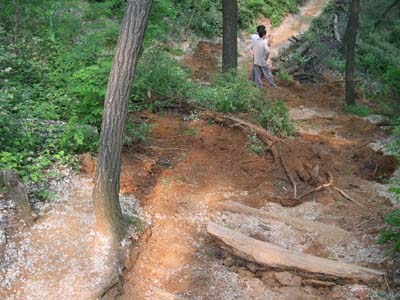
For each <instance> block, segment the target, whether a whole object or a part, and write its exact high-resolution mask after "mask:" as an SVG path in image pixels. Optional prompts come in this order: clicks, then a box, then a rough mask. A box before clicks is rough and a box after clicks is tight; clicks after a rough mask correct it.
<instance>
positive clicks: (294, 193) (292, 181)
mask: <svg viewBox="0 0 400 300" xmlns="http://www.w3.org/2000/svg"><path fill="white" fill-rule="evenodd" d="M277 148H278V155H279V159H280V161H281V163H282V166H283V169H284V170H285V173H286V175H287V177H288V178H289V180H290V182H291V183H292V186H293V198H294V199H298V198H297V185H296V181H295V180H294V178H293V176H292V174H291V173H290V172H289V169H288V167H287V165H286V162H285V160H284V159H283V156H282V153H281V145H280V144H278V146H277Z"/></svg>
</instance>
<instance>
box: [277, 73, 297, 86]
mask: <svg viewBox="0 0 400 300" xmlns="http://www.w3.org/2000/svg"><path fill="white" fill-rule="evenodd" d="M278 78H279V79H280V80H283V81H286V82H287V83H289V84H292V83H293V82H294V78H293V76H292V75H290V74H289V73H288V72H285V71H279V72H278Z"/></svg>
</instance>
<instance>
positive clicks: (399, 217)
mask: <svg viewBox="0 0 400 300" xmlns="http://www.w3.org/2000/svg"><path fill="white" fill-rule="evenodd" d="M393 191H394V192H396V194H397V195H400V189H399V188H397V189H395V190H393ZM385 222H386V228H385V229H384V230H383V231H381V233H380V236H379V243H381V244H390V245H391V247H392V251H393V252H400V209H397V210H395V211H393V212H391V213H389V214H388V215H387V216H386V218H385Z"/></svg>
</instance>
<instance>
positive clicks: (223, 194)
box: [86, 84, 396, 300]
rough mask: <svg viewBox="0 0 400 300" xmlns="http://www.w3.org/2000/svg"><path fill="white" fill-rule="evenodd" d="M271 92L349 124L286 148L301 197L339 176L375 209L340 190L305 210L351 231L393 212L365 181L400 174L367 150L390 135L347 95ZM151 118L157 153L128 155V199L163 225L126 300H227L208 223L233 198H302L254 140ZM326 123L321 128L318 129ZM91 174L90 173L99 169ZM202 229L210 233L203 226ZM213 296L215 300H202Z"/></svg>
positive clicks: (129, 283) (319, 89) (137, 262)
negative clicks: (257, 151) (216, 293)
mask: <svg viewBox="0 0 400 300" xmlns="http://www.w3.org/2000/svg"><path fill="white" fill-rule="evenodd" d="M265 92H266V93H267V92H269V94H270V97H272V98H280V99H287V105H288V106H289V107H299V106H304V107H305V106H309V105H311V104H312V106H313V107H314V108H319V109H321V110H330V111H333V112H335V113H338V114H339V115H338V116H337V117H335V118H331V119H328V120H326V119H323V118H322V120H323V121H325V122H326V121H328V122H331V123H332V124H322V125H323V126H325V127H329V126H330V125H336V127H335V129H334V130H328V131H324V130H322V131H321V133H320V134H300V135H299V136H297V137H291V138H286V139H283V142H282V156H283V157H284V160H285V162H286V164H287V166H288V169H289V170H290V172H291V173H292V174H293V175H294V177H295V180H296V182H297V189H298V194H301V193H302V192H305V191H308V190H309V189H311V188H313V187H315V186H318V185H320V184H321V183H324V182H326V181H327V175H326V174H327V172H330V173H331V174H332V175H333V180H334V184H335V185H336V186H337V187H339V188H341V189H343V190H345V191H346V192H347V193H348V194H351V195H352V197H354V198H355V199H357V201H359V202H361V203H362V204H363V206H365V208H364V209H362V208H359V207H357V206H355V205H354V204H352V203H351V202H349V201H346V200H345V199H343V198H342V197H341V196H340V195H338V194H337V193H334V192H332V191H331V190H326V191H322V192H318V193H314V194H311V195H309V196H307V197H305V198H304V199H303V200H304V201H316V202H317V203H321V204H323V205H324V206H326V207H327V209H328V210H329V214H331V215H332V216H333V218H332V219H331V220H330V221H329V222H330V223H333V224H336V225H337V226H339V227H341V228H344V229H347V230H353V229H354V228H355V226H356V225H357V224H359V223H360V222H362V221H364V220H365V219H366V218H369V217H370V216H371V215H373V216H377V215H378V216H383V215H384V214H385V213H386V212H387V211H388V210H389V209H390V207H391V203H390V201H389V200H388V199H386V198H382V197H380V196H379V195H378V193H377V192H376V191H375V192H374V191H372V192H371V189H366V188H365V186H366V181H365V180H363V179H368V180H377V181H379V180H381V179H383V178H387V177H389V176H390V175H391V174H392V172H393V171H394V169H395V166H396V165H395V159H394V158H393V157H390V156H384V155H383V154H382V153H377V152H375V151H373V150H372V149H371V148H369V147H367V146H365V142H366V141H369V140H371V139H378V138H383V137H384V136H385V133H383V132H381V131H380V130H379V129H377V128H376V126H374V125H371V124H370V123H369V122H367V121H364V120H362V119H361V118H354V117H349V116H345V115H343V114H340V109H341V108H340V107H341V103H338V102H337V101H338V100H337V99H338V98H337V97H338V96H340V95H341V93H342V92H341V90H340V87H335V86H331V85H329V84H328V85H321V86H292V87H289V88H280V89H278V90H274V91H267V90H265ZM142 117H143V118H145V119H147V120H148V121H149V122H151V123H153V124H155V125H156V126H155V128H154V130H153V133H152V137H151V139H150V140H149V141H148V142H147V144H145V145H140V146H136V147H127V148H126V149H125V153H124V161H123V168H122V178H121V192H122V193H135V194H136V195H137V196H138V198H139V199H140V201H141V204H142V206H143V207H144V209H145V210H146V211H147V212H148V213H149V214H150V215H151V216H152V217H153V225H152V227H151V235H150V237H149V236H148V239H147V241H146V243H144V244H143V245H142V249H141V252H140V254H137V253H136V254H135V256H134V258H132V259H133V260H134V262H133V267H132V268H131V269H129V270H126V271H125V275H124V280H123V287H122V290H121V295H120V296H119V298H118V299H138V300H141V299H157V297H160V298H159V299H164V298H163V297H161V296H155V295H156V294H157V291H159V290H158V288H159V287H162V290H166V291H169V292H170V293H173V294H179V293H184V292H185V291H191V292H190V295H191V296H190V297H188V298H187V299H219V298H215V297H213V298H207V297H211V296H210V295H212V293H211V292H210V290H209V289H208V288H209V285H210V284H211V282H210V280H211V275H210V272H211V269H210V268H211V266H210V263H208V262H207V260H209V259H218V255H219V254H218V252H216V253H214V252H213V251H214V250H213V251H211V252H212V253H213V254H207V253H208V252H209V251H210V250H209V247H210V246H209V237H208V235H207V234H206V232H205V230H204V227H205V224H206V220H208V219H209V218H210V217H212V216H213V215H215V214H217V213H218V209H217V204H218V202H219V201H221V200H224V199H227V198H229V199H230V200H236V201H239V202H241V203H244V204H246V205H249V206H252V207H256V208H259V207H263V206H265V205H266V204H267V203H268V202H269V201H273V202H276V203H282V200H283V201H285V199H290V198H292V197H293V191H292V186H291V184H290V181H289V180H288V179H287V176H286V174H285V172H284V169H283V168H282V166H281V164H280V162H279V161H275V162H274V160H273V157H272V156H271V155H270V154H268V153H267V154H265V155H263V156H261V157H260V156H256V155H254V154H253V153H252V152H251V150H250V145H249V141H248V138H247V136H246V134H244V133H243V132H242V131H240V130H239V129H231V128H226V127H223V126H220V125H218V124H213V123H212V122H210V121H209V120H202V119H200V120H193V121H185V119H186V118H185V117H187V116H184V115H182V114H176V113H164V114H163V115H156V114H150V113H144V114H143V116H142ZM320 121H321V119H318V118H315V119H313V120H311V121H309V122H315V123H316V124H318V122H320ZM322 125H316V126H321V127H322ZM88 166H89V169H90V163H89V164H86V168H88ZM316 169H317V170H318V171H319V172H317V174H315V171H316ZM367 185H368V184H367ZM332 204H333V205H332ZM350 208H351V209H350ZM199 219H200V220H203V221H204V222H203V223H204V227H202V226H200V225H199V222H197V221H198V220H199ZM196 220H197V221H196ZM321 221H324V220H321ZM200 224H202V222H200ZM305 252H306V253H311V254H314V255H320V256H326V255H325V254H324V253H326V249H324V248H323V247H321V246H320V245H318V243H316V244H315V245H314V246H312V247H310V248H309V249H307V250H306V251H305ZM209 255H211V258H210V257H208V256H209ZM214 256H215V257H214ZM365 265H366V266H369V267H375V268H385V267H386V266H385V265H382V264H379V265H376V264H365ZM173 270H179V271H173ZM199 270H203V271H199ZM203 294H204V295H208V296H204V297H202V296H200V295H203ZM315 294H317V293H316V292H315ZM157 295H158V294H157ZM164 296H165V295H164ZM196 297H197V298H196ZM165 299H167V298H165ZM221 299H222V298H221ZM316 299H340V298H335V297H334V296H332V294H331V292H330V291H329V290H326V291H325V292H324V293H323V296H322V298H316ZM365 299H367V298H365Z"/></svg>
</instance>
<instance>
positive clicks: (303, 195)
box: [298, 172, 333, 199]
mask: <svg viewBox="0 0 400 300" xmlns="http://www.w3.org/2000/svg"><path fill="white" fill-rule="evenodd" d="M327 174H328V178H329V180H328V183H324V184H322V185H320V186H318V187H316V188H314V189H312V190H310V191H308V192H305V193H303V194H301V195H300V196H299V197H298V199H302V198H304V197H305V196H308V195H310V194H312V193H315V192H319V191H322V190H324V189H326V188H328V187H330V186H332V184H333V176H332V174H331V173H330V172H327Z"/></svg>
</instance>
